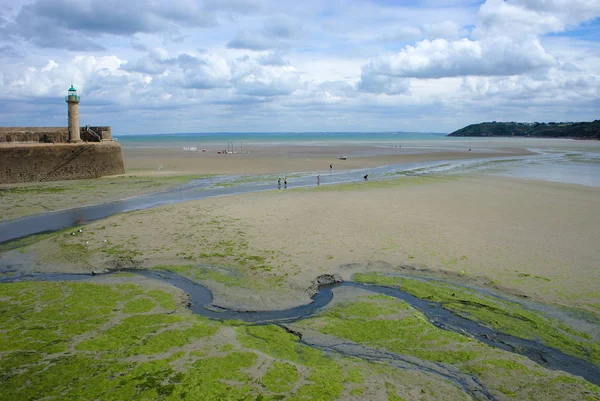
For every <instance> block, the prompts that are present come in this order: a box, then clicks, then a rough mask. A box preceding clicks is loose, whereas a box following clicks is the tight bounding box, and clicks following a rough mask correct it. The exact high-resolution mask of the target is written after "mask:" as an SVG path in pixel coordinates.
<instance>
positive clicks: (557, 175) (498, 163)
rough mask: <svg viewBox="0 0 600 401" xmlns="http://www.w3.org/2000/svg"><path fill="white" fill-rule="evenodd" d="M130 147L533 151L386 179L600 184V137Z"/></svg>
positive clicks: (141, 139) (264, 135) (168, 138)
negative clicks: (490, 178)
mask: <svg viewBox="0 0 600 401" xmlns="http://www.w3.org/2000/svg"><path fill="white" fill-rule="evenodd" d="M117 140H119V141H120V143H121V145H122V147H123V148H124V149H127V148H181V149H183V148H188V149H190V148H195V149H202V148H204V147H210V146H212V147H214V146H215V145H222V147H223V149H225V148H227V146H228V145H229V143H231V145H232V147H233V146H234V147H235V149H252V147H253V146H260V147H265V146H267V147H268V146H290V147H293V146H332V147H341V146H343V145H353V144H354V145H361V146H362V147H364V148H367V149H369V148H370V149H371V153H370V154H371V155H376V154H378V152H379V151H383V150H384V149H385V150H386V151H388V152H389V148H398V147H401V148H402V151H403V152H405V153H406V152H408V153H410V152H415V153H420V152H424V151H455V150H465V149H467V148H472V149H473V151H474V152H500V151H502V150H503V149H509V148H521V149H528V150H529V151H531V152H532V153H533V154H532V155H528V156H516V157H502V158H482V159H466V160H452V161H445V160H441V161H437V162H423V163H411V164H410V165H409V164H406V165H393V166H381V168H380V169H379V170H378V171H379V172H380V173H379V176H380V178H385V177H390V176H394V175H403V174H404V175H427V174H436V175H465V174H467V175H468V174H474V175H497V176H505V177H515V178H523V179H533V180H542V181H550V182H560V183H567V184H575V185H584V186H589V187H600V141H590V140H572V139H546V138H514V137H508V138H506V137H503V138H464V137H449V136H447V134H444V133H414V132H252V133H250V132H248V133H228V132H219V133H179V134H154V135H121V136H117Z"/></svg>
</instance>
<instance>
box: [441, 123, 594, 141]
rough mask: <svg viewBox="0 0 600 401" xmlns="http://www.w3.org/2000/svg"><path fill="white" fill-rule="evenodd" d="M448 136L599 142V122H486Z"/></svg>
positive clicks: (472, 125)
mask: <svg viewBox="0 0 600 401" xmlns="http://www.w3.org/2000/svg"><path fill="white" fill-rule="evenodd" d="M448 136H475V137H491V136H503V137H504V136H516V137H529V138H572V139H598V140H600V120H595V121H592V122H580V123H571V122H561V123H515V122H508V123H502V122H496V121H493V122H487V123H480V124H471V125H468V126H466V127H464V128H461V129H459V130H457V131H454V132H453V133H451V134H449V135H448Z"/></svg>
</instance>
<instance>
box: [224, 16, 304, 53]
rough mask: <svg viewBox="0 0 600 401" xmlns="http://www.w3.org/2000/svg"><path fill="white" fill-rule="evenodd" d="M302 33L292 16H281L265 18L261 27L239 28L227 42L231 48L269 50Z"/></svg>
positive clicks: (286, 42)
mask: <svg viewBox="0 0 600 401" xmlns="http://www.w3.org/2000/svg"><path fill="white" fill-rule="evenodd" d="M301 34H302V27H301V25H300V23H299V22H298V21H296V20H294V19H292V18H289V17H285V16H281V17H279V18H269V19H267V20H266V21H265V22H264V24H263V27H262V29H257V30H256V29H247V28H244V29H240V30H239V31H238V32H237V33H236V35H235V37H234V38H233V39H232V40H230V41H229V42H227V47H229V48H231V49H247V50H269V49H275V48H278V47H281V46H286V45H288V44H289V42H290V40H292V39H294V38H297V37H299V36H300V35H301Z"/></svg>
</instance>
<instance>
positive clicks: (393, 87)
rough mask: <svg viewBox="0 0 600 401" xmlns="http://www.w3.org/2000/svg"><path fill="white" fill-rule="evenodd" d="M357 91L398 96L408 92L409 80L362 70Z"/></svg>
mask: <svg viewBox="0 0 600 401" xmlns="http://www.w3.org/2000/svg"><path fill="white" fill-rule="evenodd" d="M358 89H359V90H361V91H364V92H371V93H385V94H386V95H399V94H401V93H407V92H408V91H409V89H410V80H409V79H406V78H399V77H394V76H390V75H384V74H378V73H374V72H373V71H371V70H370V69H369V68H366V69H364V70H363V73H362V75H361V77H360V80H359V82H358Z"/></svg>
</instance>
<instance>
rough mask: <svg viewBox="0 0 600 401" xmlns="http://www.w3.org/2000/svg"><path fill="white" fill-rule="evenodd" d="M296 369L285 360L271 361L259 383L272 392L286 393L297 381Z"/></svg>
mask: <svg viewBox="0 0 600 401" xmlns="http://www.w3.org/2000/svg"><path fill="white" fill-rule="evenodd" d="M299 378H300V375H299V374H298V369H297V368H296V367H295V366H294V365H292V364H290V363H286V362H273V364H272V365H271V366H270V367H269V370H268V371H267V373H266V374H265V375H264V376H263V377H262V378H261V384H262V385H263V386H265V388H266V389H267V390H269V391H270V392H273V393H288V392H290V390H292V388H293V387H294V384H295V383H296V382H297V381H298V379H299Z"/></svg>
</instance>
